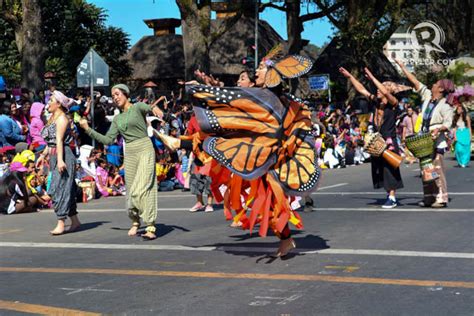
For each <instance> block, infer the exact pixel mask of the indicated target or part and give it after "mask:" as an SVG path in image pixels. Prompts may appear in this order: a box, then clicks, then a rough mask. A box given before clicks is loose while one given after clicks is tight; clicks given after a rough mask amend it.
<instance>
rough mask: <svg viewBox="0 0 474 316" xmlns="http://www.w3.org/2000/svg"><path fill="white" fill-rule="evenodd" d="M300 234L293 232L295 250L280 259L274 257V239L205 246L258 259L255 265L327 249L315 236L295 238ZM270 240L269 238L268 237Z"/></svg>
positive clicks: (325, 243)
mask: <svg viewBox="0 0 474 316" xmlns="http://www.w3.org/2000/svg"><path fill="white" fill-rule="evenodd" d="M298 234H301V232H299V231H296V232H293V239H294V240H295V243H296V249H294V250H292V252H290V253H289V254H288V255H286V256H285V257H282V258H277V257H275V256H274V254H275V253H276V251H277V249H278V245H279V241H278V240H277V239H275V242H271V243H269V242H247V243H217V244H212V245H206V246H211V247H216V248H217V249H219V250H222V251H224V252H226V253H229V254H232V255H235V256H246V257H258V258H257V260H256V263H260V262H262V261H263V262H264V263H265V264H269V263H272V262H273V261H275V260H277V259H281V260H288V259H291V258H294V257H296V256H304V253H303V252H306V251H314V250H322V249H327V248H329V246H328V245H327V240H326V239H323V238H321V237H319V236H316V235H306V236H303V237H295V235H298ZM230 237H232V238H238V241H241V240H247V239H250V238H254V237H258V235H257V234H252V236H250V235H249V234H248V233H247V234H245V235H236V236H230ZM269 238H271V236H269Z"/></svg>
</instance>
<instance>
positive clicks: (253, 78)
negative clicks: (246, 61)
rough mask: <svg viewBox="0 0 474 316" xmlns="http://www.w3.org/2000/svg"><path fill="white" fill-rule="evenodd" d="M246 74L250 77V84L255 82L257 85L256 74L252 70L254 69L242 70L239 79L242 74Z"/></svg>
mask: <svg viewBox="0 0 474 316" xmlns="http://www.w3.org/2000/svg"><path fill="white" fill-rule="evenodd" d="M244 72H246V73H247V76H248V77H249V80H250V82H253V83H254V84H255V72H254V71H253V70H252V69H250V68H249V69H245V70H242V71H241V72H240V73H239V77H240V75H241V74H243V73H244Z"/></svg>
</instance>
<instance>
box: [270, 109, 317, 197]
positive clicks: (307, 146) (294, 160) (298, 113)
mask: <svg viewBox="0 0 474 316" xmlns="http://www.w3.org/2000/svg"><path fill="white" fill-rule="evenodd" d="M283 124H284V128H285V129H284V134H285V136H286V140H285V142H284V143H283V148H284V150H283V151H282V152H280V153H279V159H278V161H277V163H276V164H275V165H274V166H273V168H272V170H271V171H270V173H271V174H272V176H273V177H274V178H275V179H276V180H277V181H278V182H279V183H280V185H281V186H282V188H283V189H284V190H285V192H286V193H287V194H288V195H305V194H309V193H310V192H311V191H313V190H314V189H316V187H317V184H318V180H319V178H320V175H321V170H320V168H319V166H318V155H317V151H316V148H315V139H314V136H313V135H312V133H311V120H310V114H309V111H308V110H307V109H306V108H304V107H303V106H302V105H301V104H299V103H298V102H290V109H289V111H288V114H287V116H286V117H285V120H284V123H283Z"/></svg>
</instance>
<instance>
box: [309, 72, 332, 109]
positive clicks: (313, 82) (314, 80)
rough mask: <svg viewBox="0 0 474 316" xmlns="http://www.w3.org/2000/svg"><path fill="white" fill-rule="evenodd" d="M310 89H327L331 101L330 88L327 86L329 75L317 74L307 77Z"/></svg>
mask: <svg viewBox="0 0 474 316" xmlns="http://www.w3.org/2000/svg"><path fill="white" fill-rule="evenodd" d="M309 87H310V89H311V90H328V97H329V102H331V88H330V87H329V75H327V74H324V75H317V76H311V77H309Z"/></svg>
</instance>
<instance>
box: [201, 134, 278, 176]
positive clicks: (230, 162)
mask: <svg viewBox="0 0 474 316" xmlns="http://www.w3.org/2000/svg"><path fill="white" fill-rule="evenodd" d="M203 149H204V151H205V152H207V153H208V154H209V155H211V156H212V157H213V158H214V159H216V160H217V161H218V162H219V163H220V164H222V165H223V166H225V167H226V168H228V169H229V170H230V171H232V172H234V173H236V174H237V175H239V176H241V177H242V178H244V179H245V180H252V179H255V178H258V177H260V176H262V175H264V174H265V173H267V172H268V169H269V168H270V167H271V166H272V165H274V164H275V162H276V159H277V157H276V153H277V151H278V146H277V141H276V140H275V141H273V142H270V143H269V142H267V143H262V142H260V139H259V138H254V139H252V138H249V137H242V138H231V139H226V138H222V137H208V138H206V140H205V141H204V144H203Z"/></svg>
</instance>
